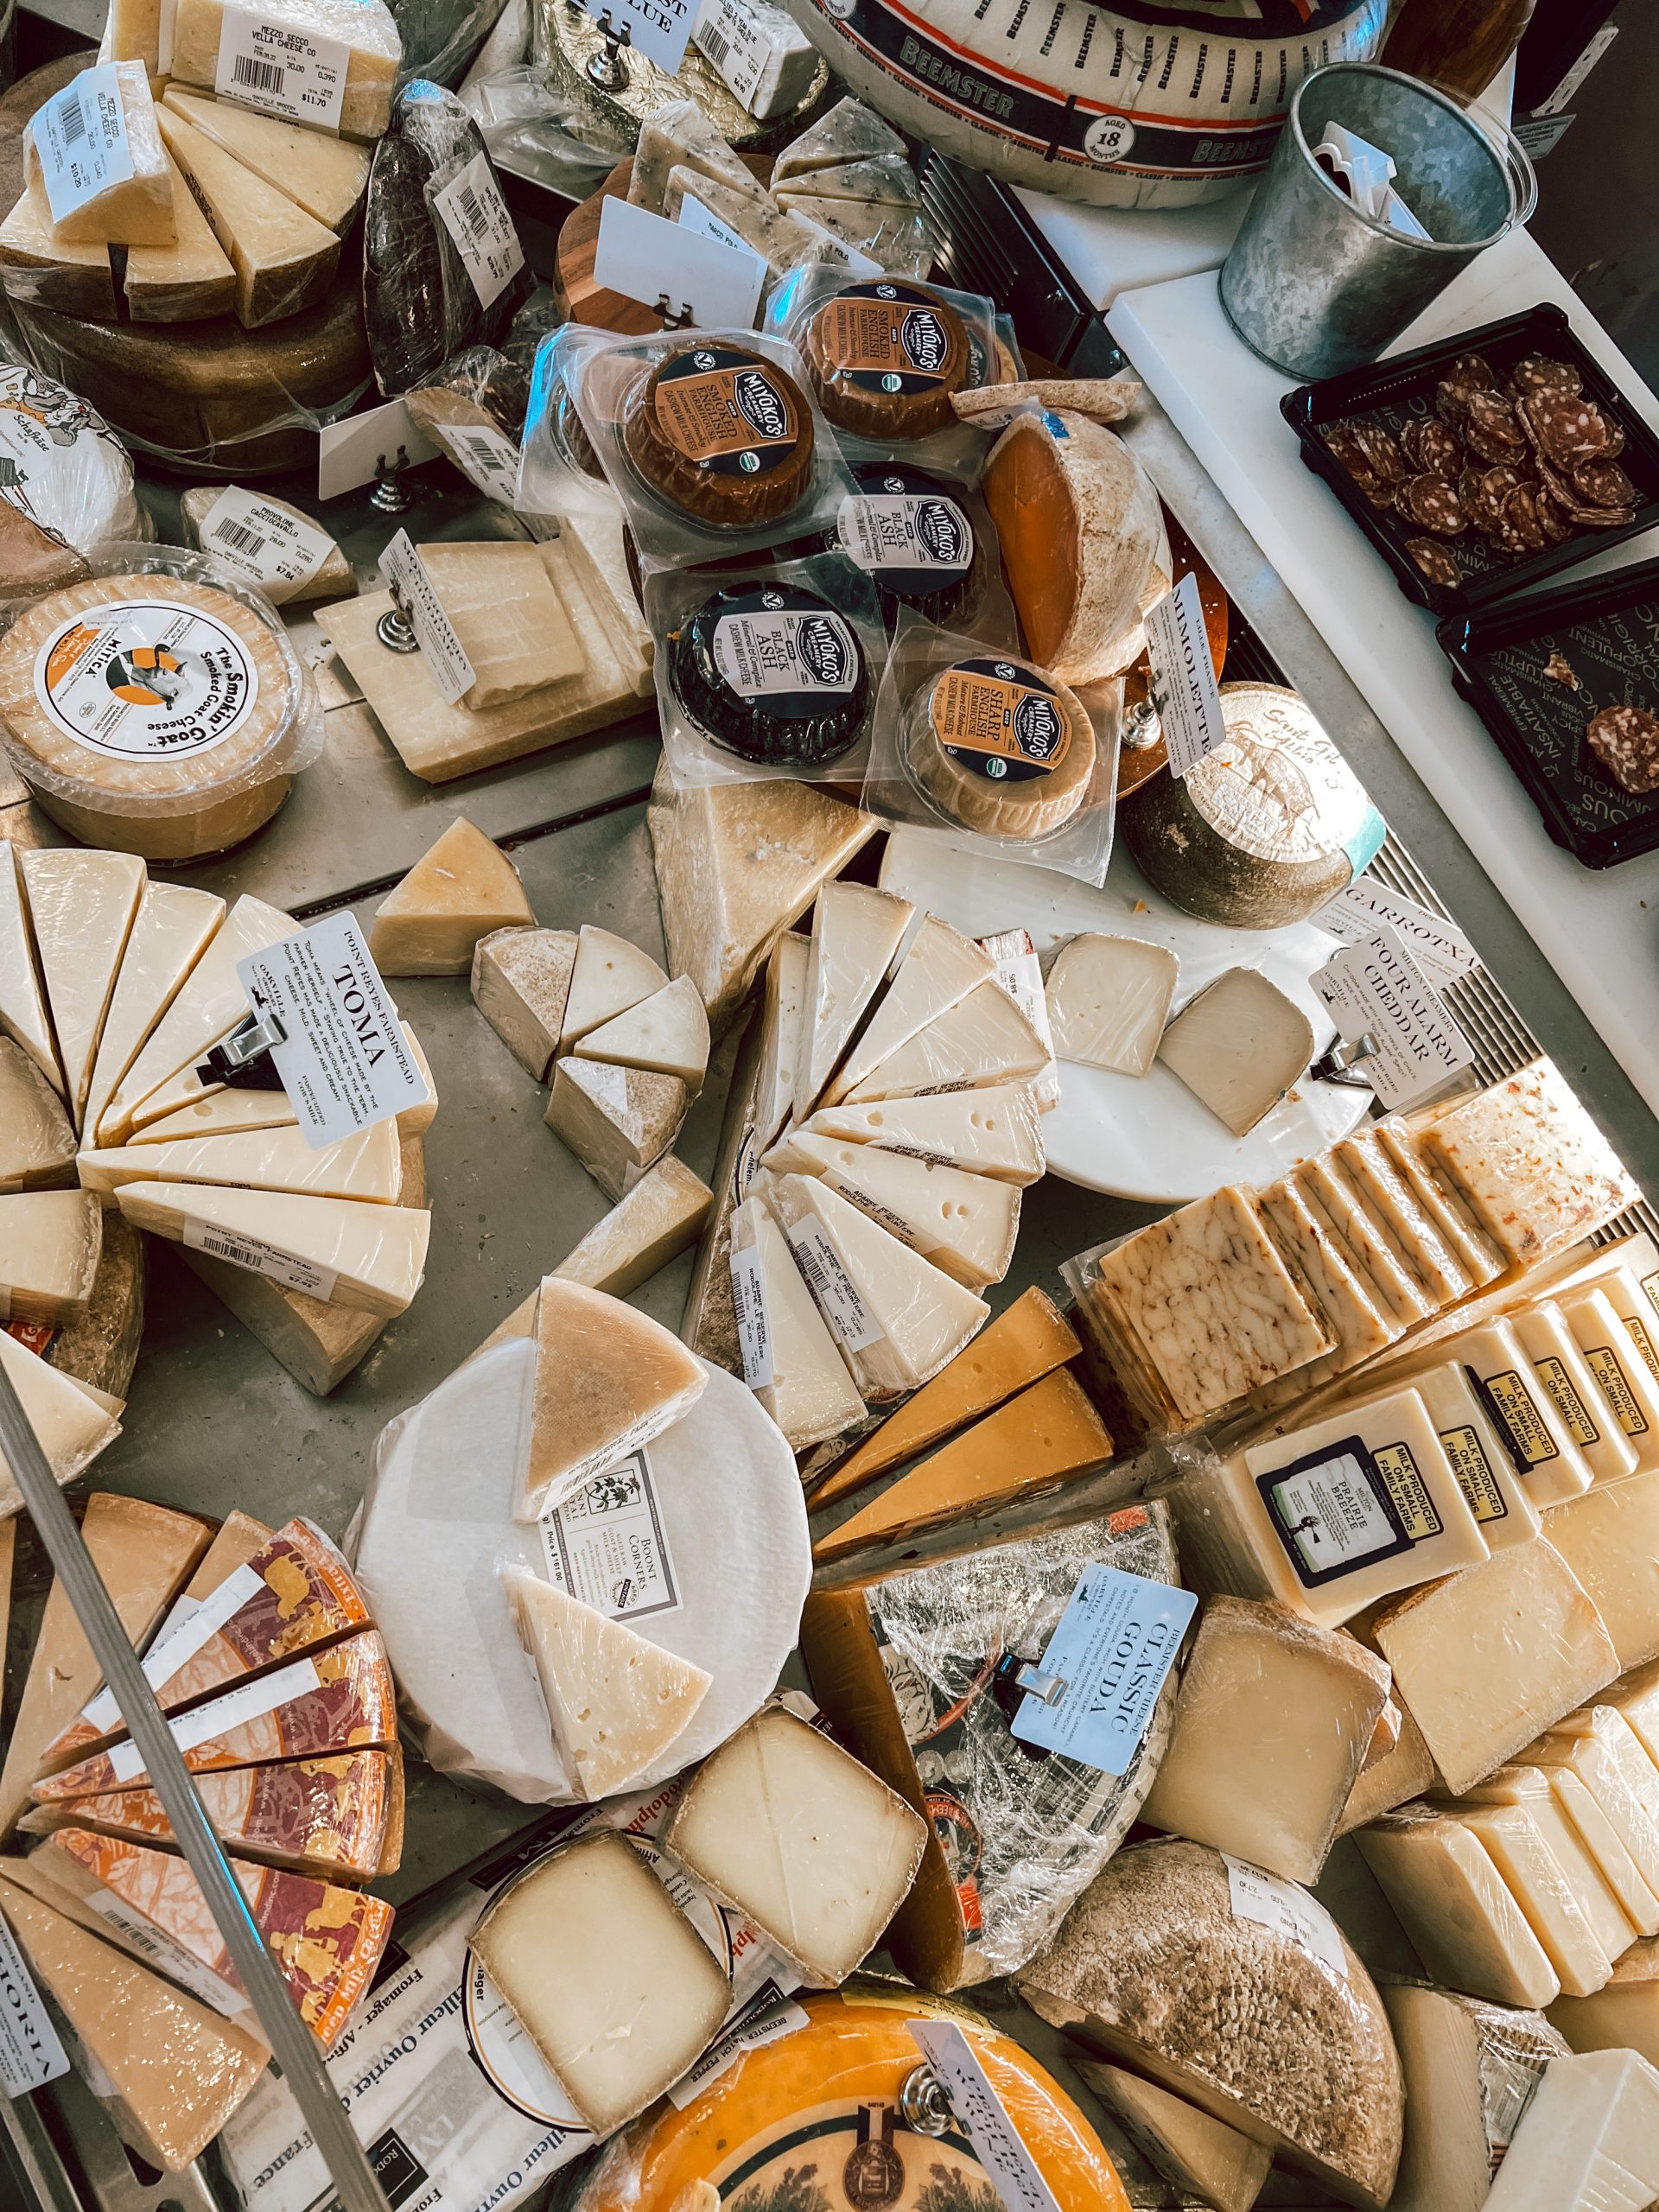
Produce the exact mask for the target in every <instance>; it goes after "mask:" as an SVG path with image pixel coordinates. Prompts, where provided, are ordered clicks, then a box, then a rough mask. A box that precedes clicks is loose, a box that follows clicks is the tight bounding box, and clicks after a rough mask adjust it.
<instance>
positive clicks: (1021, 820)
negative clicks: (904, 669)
mask: <svg viewBox="0 0 1659 2212" xmlns="http://www.w3.org/2000/svg"><path fill="white" fill-rule="evenodd" d="M904 757H905V760H906V765H907V766H908V767H909V769H910V772H911V773H912V776H913V777H914V778H915V779H916V782H917V783H918V785H919V786H920V788H921V789H922V790H923V791H925V793H926V794H927V796H928V797H929V798H931V800H932V801H933V803H934V804H935V805H936V806H937V807H938V809H939V810H940V812H941V813H943V814H944V816H945V817H947V818H948V819H949V820H950V821H951V822H953V823H957V824H959V825H960V826H961V827H962V828H963V829H977V830H980V831H981V832H982V833H983V834H984V835H985V836H992V837H1046V836H1049V835H1050V834H1051V833H1052V831H1054V830H1056V829H1059V828H1061V827H1062V825H1063V824H1064V823H1067V822H1069V821H1070V820H1071V817H1072V816H1073V815H1074V814H1075V813H1076V812H1077V809H1078V808H1079V807H1080V806H1081V805H1082V804H1083V803H1084V799H1085V798H1087V797H1088V793H1089V787H1090V783H1091V782H1092V781H1093V779H1094V772H1095V732H1094V725H1093V724H1092V723H1091V722H1090V719H1089V716H1088V715H1087V714H1086V712H1085V711H1084V707H1083V704H1082V702H1081V701H1080V700H1078V699H1077V698H1076V697H1074V696H1073V695H1072V694H1071V692H1070V691H1069V690H1067V689H1066V687H1065V684H1064V683H1061V682H1060V681H1059V680H1058V677H1052V676H1047V675H1045V674H1044V673H1043V671H1041V670H1040V669H1037V668H1033V667H1032V666H1031V665H1030V664H1029V663H1028V662H1026V661H1017V660H999V659H994V658H984V659H975V660H960V661H957V662H954V663H953V664H951V665H950V667H949V668H944V669H937V670H935V671H933V672H932V674H931V675H930V676H929V677H927V678H926V680H925V682H924V683H921V684H920V685H918V688H917V689H916V690H914V691H913V692H912V694H911V696H910V698H909V701H908V702H907V703H906V709H905V734H904Z"/></svg>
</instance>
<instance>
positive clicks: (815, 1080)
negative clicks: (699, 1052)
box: [795, 882, 916, 1116]
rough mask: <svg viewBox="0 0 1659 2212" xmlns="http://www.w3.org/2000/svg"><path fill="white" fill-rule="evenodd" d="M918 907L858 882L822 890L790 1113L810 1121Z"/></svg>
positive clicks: (814, 924) (815, 912)
mask: <svg viewBox="0 0 1659 2212" xmlns="http://www.w3.org/2000/svg"><path fill="white" fill-rule="evenodd" d="M915 911H916V910H915V908H914V907H913V906H912V905H911V903H910V901H909V899H895V898H893V896H892V895H891V894H890V893H887V892H886V891H876V890H873V889H872V888H871V887H869V886H868V885H867V884H862V883H842V882H835V883H826V884H825V885H824V887H823V890H822V891H820V892H819V893H818V899H817V906H815V908H814V909H813V913H812V943H811V952H810V957H809V959H808V962H807V970H806V1007H805V1018H804V1022H803V1024H802V1028H801V1053H802V1057H801V1059H800V1061H799V1062H798V1065H797V1068H796V1074H795V1110H796V1112H797V1113H798V1114H800V1115H803V1116H804V1115H806V1114H809V1113H810V1111H811V1109H812V1108H813V1107H814V1106H815V1105H816V1104H817V1101H818V1098H819V1096H820V1095H821V1094H822V1092H823V1089H824V1086H825V1084H827V1083H828V1082H829V1077H830V1076H831V1074H832V1073H833V1072H834V1071H835V1069H836V1065H837V1063H838V1062H839V1061H840V1059H841V1058H842V1055H843V1053H844V1052H846V1050H847V1046H848V1045H849V1042H850V1041H851V1039H852V1035H853V1033H854V1031H855V1029H856V1027H858V1023H859V1020H860V1018H861V1015H862V1014H863V1012H864V1009H865V1007H868V1005H869V1004H870V1002H871V1001H872V1000H873V999H874V997H875V995H876V994H877V992H878V991H879V990H880V988H881V986H882V984H883V982H885V981H886V979H887V969H889V968H890V967H891V966H892V964H893V958H894V957H895V955H896V954H897V952H898V950H899V946H900V944H903V942H904V937H905V931H906V930H907V929H908V928H909V926H910V922H911V917H912V915H913V914H914V912H915Z"/></svg>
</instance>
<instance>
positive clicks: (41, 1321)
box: [0, 1191, 104, 1329]
mask: <svg viewBox="0 0 1659 2212" xmlns="http://www.w3.org/2000/svg"><path fill="white" fill-rule="evenodd" d="M89 1206H90V1207H91V1209H92V1211H91V1212H90V1213H89V1212H88V1211H87V1209H88V1207H89ZM103 1247H104V1237H103V1230H102V1225H101V1223H100V1221H99V1213H98V1203H97V1200H96V1199H95V1198H93V1197H92V1193H91V1192H87V1191H19V1192H14V1193H13V1194H12V1195H11V1196H10V1197H9V1198H0V1319H6V1320H9V1321H17V1322H34V1323H36V1324H38V1325H40V1326H41V1327H43V1328H48V1329H59V1328H62V1327H64V1326H65V1325H67V1323H69V1322H71V1321H73V1320H74V1319H76V1318H77V1317H78V1316H79V1315H83V1314H84V1313H86V1306H87V1302H88V1300H90V1299H91V1297H92V1286H93V1283H94V1282H95V1281H96V1279H97V1275H98V1262H99V1255H100V1254H101V1253H102V1250H103Z"/></svg>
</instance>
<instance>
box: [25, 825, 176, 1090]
mask: <svg viewBox="0 0 1659 2212" xmlns="http://www.w3.org/2000/svg"><path fill="white" fill-rule="evenodd" d="M22 860H23V890H24V893H25V895H26V897H27V899H28V901H29V921H30V923H31V924H32V925H33V927H34V931H35V946H36V948H37V950H39V953H40V957H41V972H42V974H43V976H44V977H45V980H46V995H47V1001H48V1005H49V1006H50V1007H51V1010H52V1027H53V1029H54V1032H55V1033H56V1036H57V1040H58V1052H59V1057H60V1061H61V1064H62V1067H63V1075H64V1083H65V1085H66V1089H67V1096H68V1100H69V1104H70V1107H71V1109H72V1110H73V1114H74V1117H75V1125H76V1127H77V1128H79V1126H80V1121H81V1116H82V1115H83V1114H84V1112H85V1110H86V1095H87V1092H88V1090H90V1088H91V1086H92V1062H93V1059H94V1058H95V1057H96V1055H97V1052H98V1040H99V1035H100V1033H102V1030H103V1027H104V1017H105V1014H106V1013H107V1012H108V1010H109V1004H110V996H111V992H112V991H113V990H114V988H115V978H116V973H117V971H118V969H119V968H120V965H121V957H122V955H123V953H124V951H125V950H126V946H127V937H128V934H129V932H130V930H131V928H132V923H133V917H134V916H135V915H136V914H137V911H138V901H139V899H141V898H142V897H143V890H144V883H145V874H144V864H143V861H141V860H135V859H134V857H133V855H131V854H130V853H89V852H81V851H79V850H77V849H75V848H73V847H65V848H63V849H60V850H53V851H35V852H26V853H25V854H24V855H23V856H22Z"/></svg>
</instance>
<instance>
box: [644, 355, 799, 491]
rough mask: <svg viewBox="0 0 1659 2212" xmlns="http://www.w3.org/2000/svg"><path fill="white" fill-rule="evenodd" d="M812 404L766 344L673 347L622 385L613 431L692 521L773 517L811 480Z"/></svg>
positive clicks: (653, 484) (650, 482) (659, 488)
mask: <svg viewBox="0 0 1659 2212" xmlns="http://www.w3.org/2000/svg"><path fill="white" fill-rule="evenodd" d="M814 437H815V429H814V425H813V421H812V410H811V409H810V407H809V406H808V404H807V403H806V397H805V395H804V393H803V391H801V388H800V386H799V385H798V384H797V383H796V382H795V379H794V378H792V377H791V375H790V374H789V373H788V372H787V371H786V370H785V369H782V368H780V367H779V365H778V364H777V362H776V361H774V360H772V359H771V357H770V356H769V355H767V354H765V353H752V352H751V351H750V350H749V348H748V347H747V346H733V345H728V344H727V343H725V342H723V341H720V342H710V343H709V344H708V345H693V346H677V348H676V349H675V350H674V351H673V352H672V353H670V354H668V355H667V356H666V358H665V359H663V360H661V361H659V362H658V364H657V365H656V367H655V368H654V369H652V370H651V371H650V372H649V373H648V374H647V375H645V376H643V377H641V378H640V379H639V384H638V385H637V386H636V387H635V389H634V391H632V393H631V394H630V396H629V398H628V400H627V403H626V411H625V415H624V420H623V431H622V438H623V443H624V445H625V446H626V449H627V454H628V458H629V460H630V461H632V463H633V465H634V467H635V468H636V469H637V470H638V471H639V474H640V476H641V477H642V478H643V479H644V480H645V483H646V484H648V485H649V486H650V487H651V488H652V491H653V492H655V493H657V495H658V498H659V499H663V500H664V501H666V502H667V504H668V505H671V506H674V507H678V508H679V509H681V510H682V512H684V513H686V514H689V515H695V516H696V517H697V518H698V519H699V520H700V521H702V522H708V523H719V524H727V525H728V526H731V527H735V528H737V529H741V530H751V529H753V528H754V527H755V526H756V525H757V524H760V523H767V522H775V521H777V520H778V519H779V518H780V517H781V516H784V515H786V514H787V513H788V512H790V510H791V507H793V506H795V505H797V504H798V501H799V500H800V499H801V496H802V494H803V493H804V492H805V490H806V488H807V486H808V485H809V484H810V482H811V480H812V448H813V442H814Z"/></svg>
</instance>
